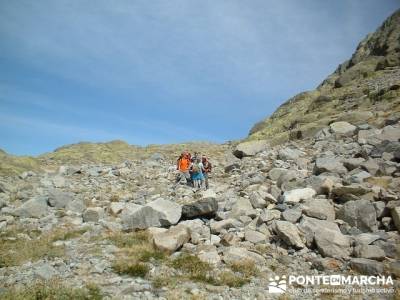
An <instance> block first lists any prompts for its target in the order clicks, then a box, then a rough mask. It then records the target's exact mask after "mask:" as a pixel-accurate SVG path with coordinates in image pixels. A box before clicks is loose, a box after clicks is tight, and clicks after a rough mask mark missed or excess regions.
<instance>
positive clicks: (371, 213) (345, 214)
mask: <svg viewBox="0 0 400 300" xmlns="http://www.w3.org/2000/svg"><path fill="white" fill-rule="evenodd" d="M337 218H338V219H341V220H343V221H345V222H347V223H348V224H350V225H351V226H355V227H357V228H358V229H359V230H361V231H362V232H371V231H372V232H375V231H377V230H378V222H377V220H376V210H375V207H374V205H373V204H372V202H370V201H368V200H363V199H361V200H355V201H348V202H346V203H345V204H344V205H343V206H342V207H341V208H340V209H339V211H338V213H337Z"/></svg>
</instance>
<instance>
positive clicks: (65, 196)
mask: <svg viewBox="0 0 400 300" xmlns="http://www.w3.org/2000/svg"><path fill="white" fill-rule="evenodd" d="M73 199H74V194H73V193H70V192H64V191H60V190H58V189H52V190H50V191H49V199H48V203H49V205H50V206H52V207H55V208H58V209H60V208H65V207H66V206H67V205H68V204H69V203H70V202H71V201H72V200H73Z"/></svg>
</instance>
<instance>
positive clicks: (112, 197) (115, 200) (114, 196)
mask: <svg viewBox="0 0 400 300" xmlns="http://www.w3.org/2000/svg"><path fill="white" fill-rule="evenodd" d="M110 201H111V202H118V201H119V196H118V195H117V194H114V195H112V196H111V197H110Z"/></svg>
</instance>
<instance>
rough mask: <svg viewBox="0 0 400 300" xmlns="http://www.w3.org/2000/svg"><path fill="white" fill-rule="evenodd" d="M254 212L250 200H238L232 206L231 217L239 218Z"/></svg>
mask: <svg viewBox="0 0 400 300" xmlns="http://www.w3.org/2000/svg"><path fill="white" fill-rule="evenodd" d="M251 210H253V206H252V205H251V203H250V200H249V199H247V198H238V199H237V200H236V202H235V204H233V206H232V210H231V213H230V217H233V218H237V217H240V216H242V215H246V213H248V212H249V211H251Z"/></svg>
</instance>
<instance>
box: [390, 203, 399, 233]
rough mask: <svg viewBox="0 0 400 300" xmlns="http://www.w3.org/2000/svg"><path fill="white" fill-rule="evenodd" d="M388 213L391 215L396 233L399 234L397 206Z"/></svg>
mask: <svg viewBox="0 0 400 300" xmlns="http://www.w3.org/2000/svg"><path fill="white" fill-rule="evenodd" d="M390 212H391V214H392V219H393V222H394V225H395V226H396V228H397V231H399V232H400V207H399V206H397V207H394V208H392V209H391V211H390Z"/></svg>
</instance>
